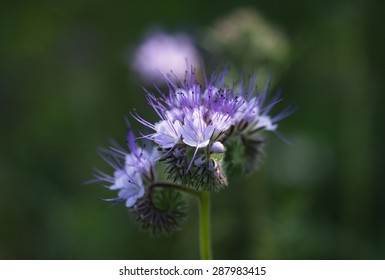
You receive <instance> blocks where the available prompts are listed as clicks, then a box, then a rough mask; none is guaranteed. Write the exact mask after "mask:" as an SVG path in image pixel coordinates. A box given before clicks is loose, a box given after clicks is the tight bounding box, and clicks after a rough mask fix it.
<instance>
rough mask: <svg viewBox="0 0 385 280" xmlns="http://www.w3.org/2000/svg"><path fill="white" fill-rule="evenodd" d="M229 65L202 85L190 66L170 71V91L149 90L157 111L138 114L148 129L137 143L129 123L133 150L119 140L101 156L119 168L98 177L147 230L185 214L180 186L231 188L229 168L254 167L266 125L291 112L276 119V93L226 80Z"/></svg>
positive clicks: (168, 225)
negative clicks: (152, 118) (161, 176)
mask: <svg viewBox="0 0 385 280" xmlns="http://www.w3.org/2000/svg"><path fill="white" fill-rule="evenodd" d="M226 75H227V69H225V70H222V71H220V72H219V73H217V74H213V75H212V76H211V77H210V78H206V77H205V80H204V83H203V84H200V83H198V81H197V77H196V72H195V70H194V69H193V68H191V70H190V71H186V74H185V78H184V80H180V79H179V78H177V77H176V76H175V75H172V72H171V74H170V75H166V76H165V81H166V84H167V87H168V94H165V93H163V92H162V91H161V90H159V89H158V91H159V94H157V95H155V94H153V93H150V92H148V91H146V93H147V100H148V103H149V105H150V106H151V107H152V108H153V109H154V110H155V112H156V113H157V115H158V116H159V120H158V121H156V122H155V123H151V122H149V121H147V120H145V119H144V118H142V117H141V116H140V115H139V114H137V113H134V114H133V116H134V118H135V119H136V120H138V121H139V122H140V123H141V124H143V125H144V126H146V127H147V128H150V129H151V130H152V132H151V133H149V134H145V135H142V137H140V138H141V139H142V140H143V141H145V142H147V144H146V145H142V146H141V145H139V142H138V139H136V138H135V137H134V134H133V133H132V131H131V129H129V130H128V133H127V139H126V140H127V141H126V142H127V146H128V148H129V151H128V152H127V151H125V150H124V149H123V148H122V147H120V146H119V145H117V144H116V143H114V144H113V145H112V146H111V147H110V148H109V149H102V150H101V156H102V158H103V159H104V160H105V161H106V162H107V163H108V164H109V165H110V166H111V167H113V169H114V176H110V175H107V174H105V173H103V172H101V171H97V173H96V175H95V176H96V180H97V181H102V182H104V183H107V185H106V187H107V188H108V189H110V190H114V191H118V197H117V198H113V199H109V200H110V201H111V200H112V201H114V202H120V201H125V204H126V206H127V207H128V208H130V209H131V210H132V213H133V215H134V218H135V220H137V221H139V222H140V223H141V225H142V228H145V229H147V228H150V229H152V231H153V232H168V231H171V230H173V229H177V228H178V227H179V225H180V221H181V220H182V219H183V217H184V216H185V213H184V208H185V207H184V204H183V198H182V196H181V195H180V193H179V191H180V190H181V189H183V188H185V189H186V188H187V189H190V190H195V191H198V192H199V191H201V190H205V191H218V190H220V189H221V188H223V187H225V186H227V184H228V181H227V176H226V170H225V166H229V165H230V166H232V165H234V166H237V165H241V166H242V167H243V170H244V171H250V170H253V169H255V167H256V166H257V164H258V162H259V161H260V157H261V155H262V154H263V149H262V145H263V143H264V142H265V137H264V136H263V134H262V132H263V131H275V130H276V129H277V122H278V121H279V120H281V119H283V118H285V117H286V116H287V115H289V114H290V113H291V110H290V109H286V110H284V111H283V112H281V113H280V114H278V115H276V116H274V117H271V116H270V111H271V109H272V108H273V107H274V105H276V104H277V103H278V102H280V95H279V93H278V94H277V95H275V97H273V98H272V99H271V101H270V102H266V97H267V92H268V88H269V87H268V86H266V87H265V88H264V89H263V90H262V91H261V92H257V90H256V85H255V80H256V79H255V77H253V78H252V79H250V81H249V83H248V84H247V85H244V84H243V83H239V84H238V85H235V84H233V85H232V86H231V87H227V86H226V85H225V81H224V80H225V77H226ZM158 164H159V165H164V166H165V171H166V172H165V173H166V175H167V179H168V180H170V181H171V182H170V181H167V182H159V181H158V178H157V175H156V171H157V168H156V167H157V165H158Z"/></svg>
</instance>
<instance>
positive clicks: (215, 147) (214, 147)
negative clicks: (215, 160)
mask: <svg viewBox="0 0 385 280" xmlns="http://www.w3.org/2000/svg"><path fill="white" fill-rule="evenodd" d="M211 151H212V152H213V153H215V154H222V153H224V152H225V151H226V148H225V146H223V144H222V143H221V142H219V141H215V142H214V143H212V144H211Z"/></svg>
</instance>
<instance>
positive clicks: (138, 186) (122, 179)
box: [94, 129, 159, 207]
mask: <svg viewBox="0 0 385 280" xmlns="http://www.w3.org/2000/svg"><path fill="white" fill-rule="evenodd" d="M126 142H127V146H128V148H129V150H130V152H126V151H125V149H123V148H122V147H120V146H119V145H118V144H116V143H113V145H112V146H111V147H110V148H109V149H104V148H102V149H101V150H100V156H101V157H102V158H103V159H104V160H105V161H106V162H107V163H108V164H109V165H110V166H111V167H112V168H113V169H114V176H110V175H107V174H106V173H104V172H102V171H100V170H96V173H95V178H96V179H95V180H94V181H96V182H104V183H107V185H105V186H106V187H107V188H108V189H110V190H112V191H118V196H117V197H116V198H113V199H106V200H107V201H114V202H121V201H125V202H126V203H125V204H126V207H132V206H133V205H134V204H135V203H136V202H137V200H138V199H140V198H142V197H143V196H144V195H145V193H146V188H145V184H146V182H152V181H153V180H154V179H155V178H154V176H155V175H154V170H153V169H154V165H155V163H156V161H157V159H158V158H159V154H158V151H157V149H156V148H152V149H147V150H146V149H144V148H143V147H140V146H138V144H137V141H136V139H135V136H134V134H133V133H132V131H131V130H130V129H129V130H128V132H127V141H126Z"/></svg>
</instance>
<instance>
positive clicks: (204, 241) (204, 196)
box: [199, 191, 212, 260]
mask: <svg viewBox="0 0 385 280" xmlns="http://www.w3.org/2000/svg"><path fill="white" fill-rule="evenodd" d="M199 194H200V197H199V221H200V228H199V231H200V234H199V235H200V236H199V239H200V253H201V259H202V260H211V259H212V253H211V235H210V193H209V192H208V191H202V192H200V193H199Z"/></svg>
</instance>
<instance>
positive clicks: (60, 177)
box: [0, 0, 385, 259]
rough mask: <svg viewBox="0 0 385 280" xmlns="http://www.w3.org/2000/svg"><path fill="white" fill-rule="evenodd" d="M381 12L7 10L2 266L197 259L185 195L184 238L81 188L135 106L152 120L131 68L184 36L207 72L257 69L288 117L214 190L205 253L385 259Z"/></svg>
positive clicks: (191, 6)
mask: <svg viewBox="0 0 385 280" xmlns="http://www.w3.org/2000/svg"><path fill="white" fill-rule="evenodd" d="M383 3H385V2H383V1H374V0H368V1H358V0H357V1H331V0H326V1H318V2H312V1H299V0H294V1H283V0H276V1H251V2H246V1H223V0H221V1H217V0H214V1H202V0H196V1H167V0H165V1H153V2H152V3H150V2H148V1H109V2H106V1H98V0H96V1H95V0H94V1H87V0H85V1H71V0H70V1H60V2H57V1H43V0H35V1H6V2H5V3H2V8H1V12H0V38H1V43H0V54H1V62H0V120H1V122H0V128H1V130H0V131H1V137H0V146H1V148H0V151H1V152H0V188H1V189H0V258H1V259H196V258H198V257H199V252H198V234H197V225H198V224H197V208H196V203H195V201H194V200H191V201H189V207H190V210H189V219H188V220H187V221H186V223H185V225H184V227H183V229H182V230H181V231H178V232H176V233H174V234H173V235H171V236H169V237H151V236H150V235H149V234H148V233H146V232H141V231H140V230H139V229H138V227H137V225H136V224H135V223H133V221H132V220H131V218H130V216H129V214H128V211H127V209H125V207H124V205H117V206H115V207H110V205H109V204H108V203H105V202H102V201H100V200H99V198H106V197H112V196H113V195H114V194H113V193H110V192H109V191H108V190H106V189H103V188H101V187H99V186H98V185H87V186H84V185H82V182H84V181H86V180H89V179H91V178H92V168H93V167H98V168H100V169H102V170H104V171H106V172H111V170H110V169H109V167H108V166H107V165H106V164H105V163H104V162H103V161H102V160H101V159H100V158H99V157H98V155H97V153H96V147H98V146H106V145H107V144H108V138H110V137H111V138H114V139H116V140H117V141H118V142H119V143H124V135H125V123H124V117H126V116H128V115H129V112H130V111H132V110H133V109H134V108H136V109H137V111H138V112H140V113H141V115H142V116H144V117H145V118H149V119H151V118H153V119H152V120H155V119H154V115H151V114H149V113H148V111H149V110H148V109H147V107H146V102H145V98H144V94H143V90H142V84H143V83H144V81H143V82H142V80H141V79H140V77H139V74H138V73H137V72H135V71H133V70H132V68H131V62H132V59H133V58H132V53H133V50H135V48H136V47H137V46H138V45H139V44H140V43H141V42H142V41H143V40H144V38H145V36H146V34H148V32H149V30H154V29H161V30H163V31H164V32H168V33H170V34H173V33H178V32H179V33H180V32H182V33H184V34H188V35H189V36H191V38H192V39H191V40H192V42H194V44H195V45H196V48H197V50H198V52H199V54H200V56H201V58H202V60H203V61H205V66H206V69H207V71H208V72H210V70H211V69H212V67H213V65H214V64H215V63H216V64H218V65H226V64H231V66H232V68H231V69H232V73H235V74H234V75H236V74H237V73H238V74H239V73H240V72H241V71H242V72H243V73H245V77H247V74H248V73H250V71H252V70H258V73H259V76H258V77H259V78H260V79H259V82H261V86H262V87H263V85H264V83H265V81H264V80H265V78H266V77H267V76H271V77H272V87H271V92H274V91H275V90H277V89H279V88H282V89H283V97H284V101H283V103H282V104H281V105H280V106H281V107H280V108H281V109H282V108H284V107H285V105H289V104H295V105H296V106H297V107H298V110H297V112H296V113H295V114H294V115H292V116H291V117H289V118H287V119H285V120H283V121H282V122H280V132H281V133H282V134H283V135H284V136H285V138H287V139H288V140H290V142H291V144H290V145H288V144H285V143H284V142H282V141H281V140H280V139H279V137H277V136H276V135H274V134H271V135H269V143H268V146H267V147H266V153H267V157H266V158H265V160H264V164H263V166H261V168H260V169H259V171H258V172H256V173H255V174H253V175H252V176H244V175H243V174H238V175H237V176H236V177H232V178H230V186H229V188H227V189H225V190H223V191H222V192H220V193H218V194H215V195H214V196H213V201H212V202H213V205H212V208H213V209H212V221H213V225H212V235H213V250H214V257H215V258H217V259H384V258H385V218H384V213H385V203H384V195H385V190H384V183H383V182H384V181H383V173H384V171H383V168H384V165H383V162H384V160H383V159H384V157H383V155H384V153H383V143H384V132H385V131H384V118H383V107H382V106H383V104H384V86H383V77H384V74H383V73H384V72H383V68H384V65H385V54H384V49H385V40H384V35H385V33H384V25H383V14H382V13H383V11H384V10H385V5H384V4H383ZM234 77H235V76H234ZM146 87H147V88H149V89H151V86H146ZM275 112H276V113H278V112H279V108H278V111H275ZM132 123H133V125H134V127H135V128H138V127H140V126H139V125H137V123H135V122H134V121H133V122H132Z"/></svg>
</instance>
